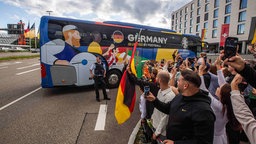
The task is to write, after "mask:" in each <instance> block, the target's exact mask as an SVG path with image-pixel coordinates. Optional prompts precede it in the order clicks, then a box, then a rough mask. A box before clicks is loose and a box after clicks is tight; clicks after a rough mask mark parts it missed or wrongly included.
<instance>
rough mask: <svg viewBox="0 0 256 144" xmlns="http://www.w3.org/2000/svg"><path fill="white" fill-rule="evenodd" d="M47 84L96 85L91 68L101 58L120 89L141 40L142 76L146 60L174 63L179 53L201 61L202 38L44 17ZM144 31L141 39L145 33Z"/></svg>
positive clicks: (138, 64)
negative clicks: (197, 57)
mask: <svg viewBox="0 0 256 144" xmlns="http://www.w3.org/2000/svg"><path fill="white" fill-rule="evenodd" d="M39 32H40V60H41V85H42V87H43V88H50V87H56V86H85V85H92V84H93V83H94V81H93V80H91V79H89V77H90V73H89V68H90V66H91V65H92V64H93V63H95V60H96V56H98V55H100V56H101V59H102V61H103V62H104V64H105V66H106V69H107V76H106V82H107V85H108V87H109V88H114V87H117V86H118V84H119V81H120V79H121V76H122V71H121V70H122V68H123V66H124V63H127V62H128V61H129V60H130V57H131V52H132V49H133V46H134V43H135V41H136V40H137V39H138V42H139V43H138V46H137V49H136V56H135V63H136V69H137V72H138V76H140V75H141V69H142V61H145V60H156V61H159V60H161V59H166V60H171V59H172V54H173V53H177V52H178V53H180V54H181V56H182V57H183V58H185V57H195V56H196V55H197V53H198V52H201V50H202V41H201V38H200V37H198V36H195V35H188V34H180V33H176V32H175V31H172V30H169V29H164V28H157V27H151V26H144V25H137V24H131V23H123V22H115V21H106V22H93V21H86V20H77V19H70V18H60V17H52V16H43V17H42V18H41V22H40V27H39ZM139 32H140V35H139Z"/></svg>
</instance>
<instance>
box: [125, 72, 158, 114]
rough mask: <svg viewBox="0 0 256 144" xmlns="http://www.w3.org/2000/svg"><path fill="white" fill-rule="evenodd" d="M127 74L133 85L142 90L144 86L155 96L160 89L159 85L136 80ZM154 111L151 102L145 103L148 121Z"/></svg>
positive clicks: (133, 76)
mask: <svg viewBox="0 0 256 144" xmlns="http://www.w3.org/2000/svg"><path fill="white" fill-rule="evenodd" d="M127 74H128V77H129V79H130V80H131V81H132V82H133V83H135V84H136V85H139V86H140V88H141V89H142V90H144V86H149V87H150V92H151V93H152V94H153V95H154V96H157V93H158V91H159V89H160V87H159V85H158V84H157V83H156V82H149V81H146V80H142V79H138V78H137V77H136V76H135V75H134V74H129V73H127ZM153 111H154V105H153V102H150V101H146V113H147V114H146V118H147V119H150V118H151V116H152V114H153Z"/></svg>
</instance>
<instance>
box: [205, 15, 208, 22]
mask: <svg viewBox="0 0 256 144" xmlns="http://www.w3.org/2000/svg"><path fill="white" fill-rule="evenodd" d="M204 21H208V13H206V14H204Z"/></svg>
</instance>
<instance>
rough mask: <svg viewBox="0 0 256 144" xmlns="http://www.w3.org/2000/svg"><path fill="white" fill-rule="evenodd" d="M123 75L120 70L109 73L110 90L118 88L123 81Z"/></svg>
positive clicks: (108, 84) (108, 83)
mask: <svg viewBox="0 0 256 144" xmlns="http://www.w3.org/2000/svg"><path fill="white" fill-rule="evenodd" d="M121 77H122V73H121V72H120V71H118V70H111V71H109V72H108V73H107V79H106V80H107V86H108V88H117V87H118V85H119V82H120V80H121Z"/></svg>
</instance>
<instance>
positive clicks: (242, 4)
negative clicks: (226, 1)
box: [239, 0, 247, 9]
mask: <svg viewBox="0 0 256 144" xmlns="http://www.w3.org/2000/svg"><path fill="white" fill-rule="evenodd" d="M239 8H240V9H244V8H247V0H240V6H239Z"/></svg>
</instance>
